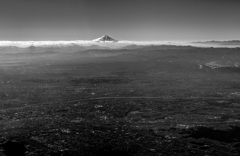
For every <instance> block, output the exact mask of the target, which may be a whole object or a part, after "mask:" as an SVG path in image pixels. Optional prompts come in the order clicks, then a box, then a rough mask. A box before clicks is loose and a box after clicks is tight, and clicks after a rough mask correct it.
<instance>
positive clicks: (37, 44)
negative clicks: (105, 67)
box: [0, 40, 240, 53]
mask: <svg viewBox="0 0 240 156" xmlns="http://www.w3.org/2000/svg"><path fill="white" fill-rule="evenodd" d="M161 45H170V46H193V47H227V48H235V47H240V41H236V40H235V41H225V42H222V41H214V42H213V41H207V42H170V41H117V42H96V41H93V40H75V41H0V53H19V52H76V51H84V50H89V49H136V47H137V48H141V47H142V46H161Z"/></svg>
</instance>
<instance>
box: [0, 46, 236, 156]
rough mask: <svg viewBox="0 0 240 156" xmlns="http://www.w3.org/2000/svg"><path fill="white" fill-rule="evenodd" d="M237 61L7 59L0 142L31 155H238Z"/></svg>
mask: <svg viewBox="0 0 240 156" xmlns="http://www.w3.org/2000/svg"><path fill="white" fill-rule="evenodd" d="M239 57H240V53H239V49H220V48H219V49H214V48H204V49H201V48H192V47H189V48H186V49H185V48H179V49H178V48H176V47H175V48H164V49H161V48H156V47H154V48H150V49H148V48H144V49H136V50H131V49H130V50H127V49H126V50H88V51H85V52H78V53H72V54H58V53H42V54H27V53H25V54H21V55H16V54H8V55H1V57H0V88H1V90H0V100H1V101H0V143H1V144H2V145H6V144H5V143H6V141H7V140H8V141H12V142H17V143H19V144H21V145H24V146H25V147H26V148H27V150H28V151H27V152H26V155H27V156H32V155H34V156H37V155H39V156H42V155H99V156H100V155H117V154H118V155H132V156H134V155H136V156H141V155H142V156H146V155H150V156H151V155H152V156H155V155H156V156H157V155H169V156H173V155H224V156H226V155H239V153H240V135H239V126H240V103H239V101H240V79H239V77H240V68H239V67H238V64H239V62H238V61H239V60H240V59H239ZM9 146H11V149H13V150H15V151H17V149H18V148H17V147H15V145H14V144H9ZM4 147H5V146H3V147H0V150H1V151H2V153H1V152H0V155H4V152H3V151H4V149H5V148H4ZM116 153H117V154H116ZM5 154H6V153H5Z"/></svg>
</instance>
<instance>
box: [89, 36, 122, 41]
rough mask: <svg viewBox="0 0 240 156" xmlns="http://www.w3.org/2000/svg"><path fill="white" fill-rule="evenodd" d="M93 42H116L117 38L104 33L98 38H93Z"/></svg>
mask: <svg viewBox="0 0 240 156" xmlns="http://www.w3.org/2000/svg"><path fill="white" fill-rule="evenodd" d="M93 41H94V42H118V40H115V39H113V38H111V37H109V36H108V35H104V36H102V37H100V38H97V39H94V40H93Z"/></svg>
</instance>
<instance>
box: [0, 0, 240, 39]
mask: <svg viewBox="0 0 240 156" xmlns="http://www.w3.org/2000/svg"><path fill="white" fill-rule="evenodd" d="M103 35H109V36H111V37H112V38H114V39H117V40H135V41H204V40H238V39H240V1H239V0H0V40H2V41H3V40H10V41H29V40H31V41H34V40H36V41H40V40H42V41H43V40H92V39H95V38H98V37H101V36H103Z"/></svg>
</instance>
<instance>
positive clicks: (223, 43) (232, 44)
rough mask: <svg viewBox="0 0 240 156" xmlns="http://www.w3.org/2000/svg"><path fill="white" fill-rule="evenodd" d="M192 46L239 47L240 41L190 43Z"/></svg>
mask: <svg viewBox="0 0 240 156" xmlns="http://www.w3.org/2000/svg"><path fill="white" fill-rule="evenodd" d="M192 43H194V44H206V45H219V46H240V40H230V41H214V40H212V41H204V42H192Z"/></svg>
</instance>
